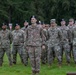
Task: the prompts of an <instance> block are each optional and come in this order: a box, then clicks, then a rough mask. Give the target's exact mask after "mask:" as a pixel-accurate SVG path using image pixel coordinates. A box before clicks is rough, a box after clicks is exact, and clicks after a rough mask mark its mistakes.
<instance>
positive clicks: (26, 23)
mask: <svg viewBox="0 0 76 75" xmlns="http://www.w3.org/2000/svg"><path fill="white" fill-rule="evenodd" d="M28 25H29V23H28V22H27V20H25V22H24V27H23V28H21V29H22V30H23V31H25V30H26V29H27V27H28Z"/></svg>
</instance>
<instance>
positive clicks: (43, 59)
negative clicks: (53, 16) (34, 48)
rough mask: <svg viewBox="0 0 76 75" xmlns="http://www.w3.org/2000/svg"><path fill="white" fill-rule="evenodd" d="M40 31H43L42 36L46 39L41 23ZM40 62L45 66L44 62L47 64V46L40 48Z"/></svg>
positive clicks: (43, 26)
mask: <svg viewBox="0 0 76 75" xmlns="http://www.w3.org/2000/svg"><path fill="white" fill-rule="evenodd" d="M42 29H43V32H44V35H45V36H46V37H47V34H46V33H47V30H46V29H45V24H44V22H43V23H42ZM41 62H42V64H46V62H47V46H45V47H44V48H42V51H41Z"/></svg>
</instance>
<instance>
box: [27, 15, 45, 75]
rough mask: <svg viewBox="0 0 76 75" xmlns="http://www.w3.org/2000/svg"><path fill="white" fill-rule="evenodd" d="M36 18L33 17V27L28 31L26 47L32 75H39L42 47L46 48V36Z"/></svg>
mask: <svg viewBox="0 0 76 75" xmlns="http://www.w3.org/2000/svg"><path fill="white" fill-rule="evenodd" d="M36 22H37V19H36V17H35V16H32V17H31V26H29V27H28V28H27V31H26V47H27V49H28V54H29V58H30V61H31V66H32V75H35V74H36V75H39V72H40V57H41V46H42V47H44V45H43V44H44V43H45V42H44V41H45V36H44V34H43V30H42V29H41V28H40V27H39V26H38V25H37V23H36Z"/></svg>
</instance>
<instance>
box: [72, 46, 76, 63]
mask: <svg viewBox="0 0 76 75" xmlns="http://www.w3.org/2000/svg"><path fill="white" fill-rule="evenodd" d="M73 56H74V62H75V64H76V45H75V46H73Z"/></svg>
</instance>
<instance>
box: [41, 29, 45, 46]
mask: <svg viewBox="0 0 76 75" xmlns="http://www.w3.org/2000/svg"><path fill="white" fill-rule="evenodd" d="M40 35H41V38H42V45H45V43H46V36H45V35H44V31H43V29H42V28H41V30H40Z"/></svg>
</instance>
